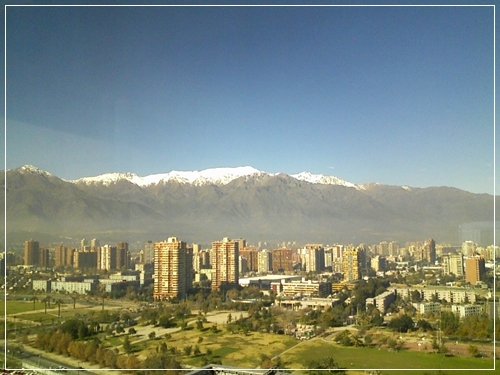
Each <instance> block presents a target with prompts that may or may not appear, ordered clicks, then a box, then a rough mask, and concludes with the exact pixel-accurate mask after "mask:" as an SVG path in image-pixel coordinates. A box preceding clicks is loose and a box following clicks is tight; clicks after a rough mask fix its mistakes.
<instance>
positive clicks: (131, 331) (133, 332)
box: [128, 327, 137, 335]
mask: <svg viewBox="0 0 500 375" xmlns="http://www.w3.org/2000/svg"><path fill="white" fill-rule="evenodd" d="M136 333H137V331H136V330H135V328H134V327H130V328H129V329H128V334H129V335H135V334H136Z"/></svg>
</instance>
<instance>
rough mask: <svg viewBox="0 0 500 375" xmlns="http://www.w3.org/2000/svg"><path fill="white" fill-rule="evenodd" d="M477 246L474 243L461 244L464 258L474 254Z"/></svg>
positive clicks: (465, 242)
mask: <svg viewBox="0 0 500 375" xmlns="http://www.w3.org/2000/svg"><path fill="white" fill-rule="evenodd" d="M476 247H477V244H476V243H474V241H464V242H462V254H463V255H464V256H466V257H471V256H473V255H474V254H475V253H476Z"/></svg>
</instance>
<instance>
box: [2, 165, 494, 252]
mask: <svg viewBox="0 0 500 375" xmlns="http://www.w3.org/2000/svg"><path fill="white" fill-rule="evenodd" d="M2 178H5V179H4V180H3V182H2V183H3V184H4V186H5V184H7V189H6V192H7V194H6V198H7V201H6V209H7V222H8V228H9V230H10V231H28V232H29V231H39V232H43V233H51V234H57V235H59V234H64V235H77V236H81V237H82V238H83V237H86V236H96V237H98V236H104V235H109V236H111V234H112V235H113V236H115V237H113V238H116V237H119V236H120V235H123V236H125V237H127V238H130V240H134V241H136V240H138V239H139V238H137V237H136V236H143V237H141V240H142V239H144V240H146V239H148V240H149V239H153V240H156V239H161V238H165V236H171V235H175V236H179V237H180V238H183V239H184V238H185V239H186V240H188V241H190V240H196V241H206V243H209V242H210V241H213V240H214V239H217V238H220V237H226V236H229V237H233V238H240V237H241V238H247V239H258V240H260V239H272V240H276V241H283V240H287V239H293V240H303V241H319V242H325V243H329V242H332V241H341V242H343V241H346V242H348V243H353V242H373V241H383V240H389V239H391V240H392V239H393V240H401V241H407V240H419V239H425V238H429V237H433V238H435V239H438V240H440V241H443V242H446V241H448V242H456V241H458V238H457V233H458V228H460V227H461V226H463V225H465V224H464V223H473V222H486V221H492V220H493V219H492V210H491V205H492V196H490V195H487V194H472V193H468V192H465V191H462V190H459V189H455V188H449V187H431V188H413V187H408V186H389V185H380V184H376V183H372V184H364V185H356V184H353V183H350V182H348V181H344V180H342V179H340V178H337V177H333V176H325V175H320V174H312V173H308V172H302V173H298V174H294V175H287V174H283V173H267V172H262V171H259V170H257V169H255V168H253V167H238V168H213V169H206V170H202V171H171V172H169V173H163V174H153V175H149V176H145V177H140V176H138V175H136V174H134V173H107V174H103V175H100V176H96V177H88V178H81V179H78V180H74V181H65V180H62V179H60V178H59V177H57V176H54V175H51V174H50V173H48V172H45V171H42V170H40V169H38V168H36V167H33V166H28V165H26V166H24V167H21V168H17V169H11V170H8V171H6V173H5V175H4V174H1V175H0V179H2ZM3 197H4V195H0V200H2V199H3ZM497 201H499V202H497V203H498V204H497V207H500V198H498V199H497ZM2 204H3V203H2Z"/></svg>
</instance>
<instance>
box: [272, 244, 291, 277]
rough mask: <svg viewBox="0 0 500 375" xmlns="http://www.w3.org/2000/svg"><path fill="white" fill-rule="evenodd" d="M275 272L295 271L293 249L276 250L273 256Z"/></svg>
mask: <svg viewBox="0 0 500 375" xmlns="http://www.w3.org/2000/svg"><path fill="white" fill-rule="evenodd" d="M272 264H273V272H290V271H293V263H292V249H284V248H283V249H274V250H273V255H272Z"/></svg>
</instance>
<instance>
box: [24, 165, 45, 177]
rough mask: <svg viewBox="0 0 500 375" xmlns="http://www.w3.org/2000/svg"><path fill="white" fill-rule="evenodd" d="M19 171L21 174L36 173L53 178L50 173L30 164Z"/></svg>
mask: <svg viewBox="0 0 500 375" xmlns="http://www.w3.org/2000/svg"><path fill="white" fill-rule="evenodd" d="M19 171H20V172H21V173H34V174H39V175H45V176H52V174H50V173H49V172H46V171H44V170H42V169H39V168H37V167H35V166H33V165H30V164H26V165H23V166H22V167H21V168H19Z"/></svg>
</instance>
